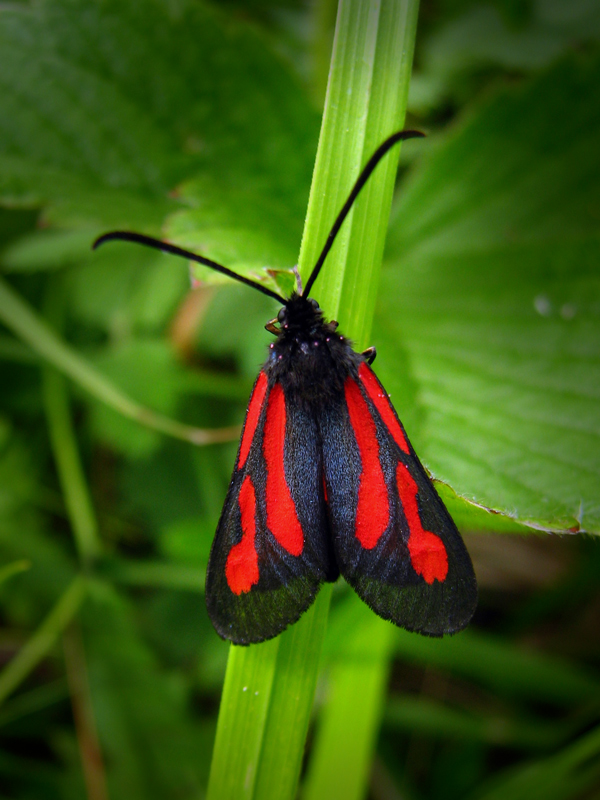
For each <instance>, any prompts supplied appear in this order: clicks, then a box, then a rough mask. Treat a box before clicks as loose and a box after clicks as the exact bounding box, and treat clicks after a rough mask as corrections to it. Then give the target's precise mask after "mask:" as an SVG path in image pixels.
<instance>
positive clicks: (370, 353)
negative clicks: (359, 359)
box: [361, 347, 377, 365]
mask: <svg viewBox="0 0 600 800" xmlns="http://www.w3.org/2000/svg"><path fill="white" fill-rule="evenodd" d="M361 355H363V356H364V357H365V361H366V362H367V364H369V365H370V364H372V363H373V362H374V361H375V357H376V355H377V350H376V349H375V348H374V347H367V349H366V350H363V351H362V353H361Z"/></svg>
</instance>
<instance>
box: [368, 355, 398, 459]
mask: <svg viewBox="0 0 600 800" xmlns="http://www.w3.org/2000/svg"><path fill="white" fill-rule="evenodd" d="M358 377H359V378H360V380H361V382H362V385H363V386H364V387H365V390H366V392H367V394H368V395H369V398H370V399H371V400H372V401H373V405H374V406H375V408H376V409H377V411H379V414H380V415H381V419H382V420H383V422H384V424H385V426H386V427H387V429H388V431H389V432H390V433H391V434H392V436H393V438H394V441H395V442H396V444H397V445H398V447H399V448H400V449H401V450H402V451H404V452H405V453H406V454H407V455H410V448H409V446H408V442H407V441H406V436H405V435H404V431H403V430H402V427H401V425H400V423H399V422H398V418H397V417H396V414H395V412H394V409H393V408H392V404H391V403H390V398H389V397H388V395H387V393H386V391H385V389H384V388H383V386H382V385H381V384H380V383H379V381H378V380H377V378H376V377H375V373H374V372H373V370H372V369H371V368H370V367H369V365H368V364H367V363H366V362H364V361H363V363H362V364H361V365H360V367H359V368H358Z"/></svg>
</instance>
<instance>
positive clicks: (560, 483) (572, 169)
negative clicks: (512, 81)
mask: <svg viewBox="0 0 600 800" xmlns="http://www.w3.org/2000/svg"><path fill="white" fill-rule="evenodd" d="M598 86H600V62H598V60H596V61H591V62H589V63H586V62H581V63H580V62H575V61H572V60H571V61H566V62H563V63H561V64H560V65H558V66H557V67H555V68H554V69H553V70H552V71H551V72H549V73H548V74H546V75H544V76H543V77H542V78H540V79H538V80H536V81H534V82H532V83H530V84H528V85H527V86H524V87H520V88H517V89H510V90H505V91H503V92H502V93H501V94H500V95H499V96H498V97H496V98H495V99H494V100H492V101H490V102H489V103H488V104H487V105H485V106H484V107H482V108H481V109H480V110H479V112H478V113H477V114H474V115H471V118H470V119H469V120H468V122H466V123H464V124H463V125H462V126H461V127H460V128H459V129H458V130H457V131H456V132H455V133H454V134H453V135H452V136H451V137H449V139H448V140H447V141H445V142H443V143H442V144H441V146H440V147H438V148H435V149H434V151H433V152H432V153H431V156H429V157H428V158H427V160H426V161H425V162H424V163H423V165H422V167H421V169H420V170H419V171H418V172H417V173H416V174H415V175H414V178H413V180H412V181H411V182H410V184H409V185H408V186H407V187H406V188H405V189H404V190H403V194H402V197H401V202H400V204H399V207H398V214H397V217H396V218H395V221H394V223H393V225H392V234H391V241H390V247H389V250H388V268H387V270H386V272H385V277H384V282H383V291H382V293H381V297H382V300H381V304H380V315H379V321H380V322H381V323H382V324H383V325H385V326H386V328H387V329H388V330H387V331H386V335H387V336H389V335H390V330H391V331H392V335H396V336H398V337H400V338H401V339H402V342H403V344H404V347H405V349H406V351H407V353H408V358H409V362H410V364H411V368H412V369H411V372H412V374H411V379H412V380H416V382H417V383H418V385H419V399H420V405H421V413H422V415H423V418H424V421H423V422H422V424H421V426H420V427H419V429H417V430H416V432H415V435H414V437H413V443H414V444H415V447H416V449H417V451H418V452H419V454H420V456H421V457H422V458H423V459H424V461H425V463H426V464H427V466H428V467H429V468H430V469H431V471H432V472H433V474H434V475H435V476H436V477H439V478H441V479H443V480H444V481H445V482H447V483H448V484H450V486H451V487H452V488H453V489H454V490H455V491H456V492H457V494H459V495H461V496H462V497H463V498H465V499H466V500H468V501H472V502H475V503H477V504H479V505H481V506H484V507H489V508H493V509H495V510H496V511H500V512H501V513H503V514H505V515H506V516H508V517H510V518H512V519H514V520H515V521H517V522H521V523H525V524H527V525H530V526H533V527H536V528H541V529H550V530H559V531H568V530H578V529H579V527H580V526H581V528H583V529H587V530H589V531H594V532H598V531H600V505H599V504H598V485H599V483H598V481H599V477H600V402H599V400H600V392H599V387H600V346H599V345H600V322H599V320H600V317H599V316H598V304H599V303H600V280H599V279H598V271H597V263H598V259H599V258H600V237H599V236H598V221H597V209H598V208H599V207H600V157H599V152H600V151H599V150H598V147H597V140H598V136H599V135H600V113H599V111H598V109H599V108H600V103H599V102H598V98H599V94H598ZM375 342H377V336H375ZM386 381H387V382H386V386H387V388H388V391H391V392H392V393H394V392H396V391H398V392H399V391H400V389H399V386H398V383H399V380H398V376H390V378H389V379H388V378H386ZM397 409H398V412H399V413H400V415H401V416H402V413H403V409H402V406H400V405H397ZM409 435H412V431H411V430H410V429H409Z"/></svg>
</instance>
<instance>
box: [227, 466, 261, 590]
mask: <svg viewBox="0 0 600 800" xmlns="http://www.w3.org/2000/svg"><path fill="white" fill-rule="evenodd" d="M238 504H239V507H240V511H241V513H242V540H241V541H240V542H239V543H238V544H236V545H234V546H233V547H232V548H231V550H230V551H229V555H228V556H227V561H226V562H225V578H226V579H227V585H228V586H229V588H230V589H231V591H232V592H233V593H234V594H242V592H249V591H250V589H251V588H252V587H253V586H254V584H255V583H258V578H259V574H258V554H257V552H256V545H255V543H254V540H255V538H256V494H255V492H254V486H253V485H252V481H251V480H250V476H249V475H246V477H245V478H244V481H243V483H242V488H241V489H240V493H239V496H238Z"/></svg>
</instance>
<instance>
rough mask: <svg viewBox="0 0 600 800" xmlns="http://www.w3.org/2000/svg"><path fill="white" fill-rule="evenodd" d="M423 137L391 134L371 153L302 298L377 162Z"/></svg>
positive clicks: (421, 134) (406, 133)
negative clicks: (408, 141)
mask: <svg viewBox="0 0 600 800" xmlns="http://www.w3.org/2000/svg"><path fill="white" fill-rule="evenodd" d="M423 136H425V134H424V133H421V131H410V130H407V131H397V132H396V133H393V134H392V135H391V136H388V138H387V139H386V140H385V141H384V142H383V143H382V144H380V145H379V147H378V148H377V150H375V152H374V153H373V155H372V156H371V158H370V159H369V160H368V161H367V163H366V164H365V166H364V168H363V171H362V172H361V173H360V175H359V176H358V179H357V181H356V183H355V184H354V188H353V189H352V191H351V192H350V194H349V195H348V199H347V200H346V202H345V203H344V205H343V206H342V210H341V211H340V213H339V214H338V215H337V219H336V220H335V222H334V223H333V225H332V227H331V230H330V232H329V236H328V237H327V241H326V242H325V246H324V247H323V250H322V251H321V255H320V256H319V258H318V259H317V263H316V264H315V266H314V267H313V271H312V272H311V273H310V278H309V279H308V281H307V282H306V286H305V287H304V294H303V297H308V293H309V292H310V290H311V289H312V285H313V283H314V282H315V281H316V280H317V277H318V275H319V272H320V271H321V267H322V266H323V263H324V262H325V259H326V258H327V254H328V253H329V251H330V250H331V246H332V244H333V242H334V240H335V237H336V236H337V235H338V232H339V230H340V228H341V227H342V225H343V222H344V220H345V219H346V217H347V216H348V213H349V212H350V209H351V208H352V205H353V204H354V201H355V200H356V198H357V197H358V194H359V192H360V190H361V189H362V188H363V186H364V185H365V183H366V182H367V181H368V180H369V178H370V177H371V173H372V172H373V170H374V169H375V167H376V166H377V164H379V162H380V161H381V159H382V158H383V157H384V155H385V154H386V153H387V152H388V150H390V149H391V148H392V147H393V146H394V145H395V144H397V143H398V142H402V141H404V140H405V139H416V138H421V137H423Z"/></svg>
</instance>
